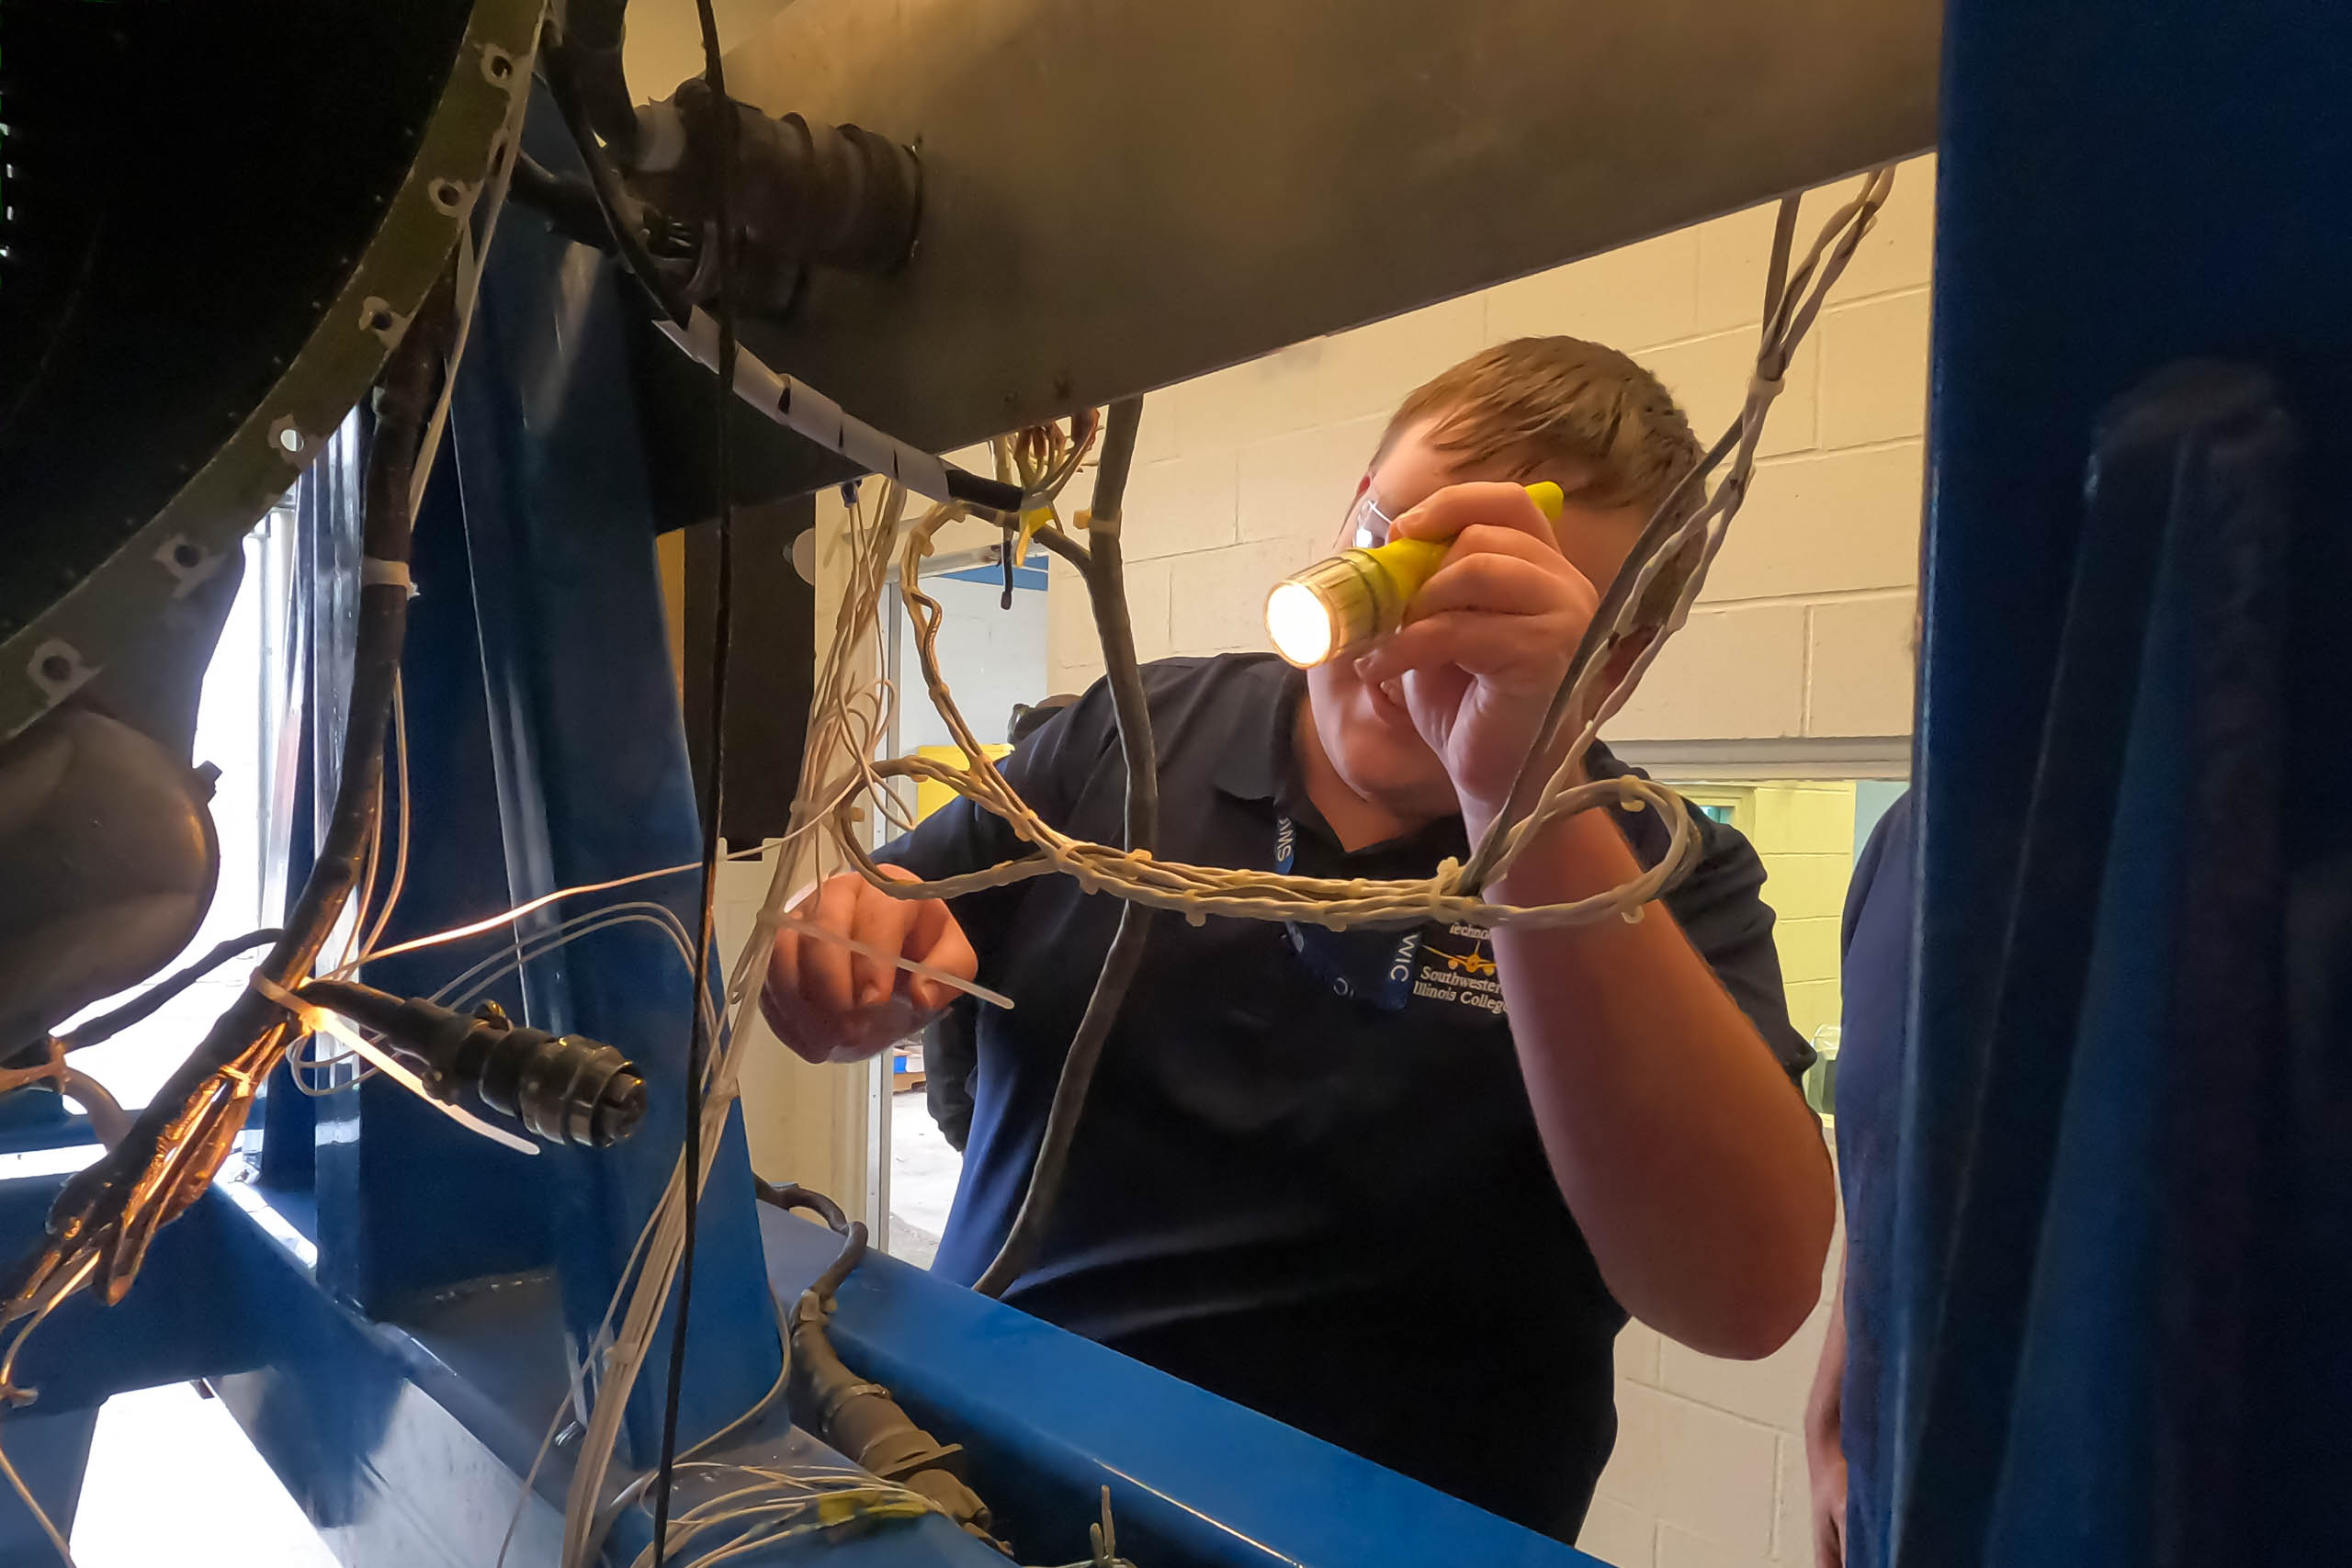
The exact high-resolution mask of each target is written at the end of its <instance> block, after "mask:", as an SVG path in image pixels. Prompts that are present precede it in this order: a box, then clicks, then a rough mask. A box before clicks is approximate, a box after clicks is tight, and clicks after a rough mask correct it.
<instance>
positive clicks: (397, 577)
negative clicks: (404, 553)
mask: <svg viewBox="0 0 2352 1568" xmlns="http://www.w3.org/2000/svg"><path fill="white" fill-rule="evenodd" d="M359 586H360V587H362V588H405V589H407V590H408V596H409V597H410V598H412V599H413V598H415V597H416V579H415V578H413V577H412V576H410V575H409V570H408V562H406V561H404V560H386V559H384V558H382V557H381V556H362V557H360V558H359Z"/></svg>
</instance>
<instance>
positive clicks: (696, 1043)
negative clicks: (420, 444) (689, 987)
mask: <svg viewBox="0 0 2352 1568" xmlns="http://www.w3.org/2000/svg"><path fill="white" fill-rule="evenodd" d="M695 15H696V17H697V19H698V20H699V21H700V22H701V24H702V52H703V80H704V81H705V82H707V83H708V84H709V85H710V100H711V101H710V110H709V114H708V117H707V132H708V134H709V135H710V136H711V137H712V138H713V140H714V142H715V149H716V151H717V152H718V158H717V165H718V189H717V190H716V191H714V192H713V193H712V203H711V210H712V213H713V215H714V217H715V220H716V227H717V229H718V234H717V243H718V255H717V258H716V259H717V261H718V312H717V316H718V378H717V379H716V381H715V382H714V384H713V386H712V388H711V408H712V410H713V413H712V425H713V428H712V431H711V441H712V445H713V448H714V450H713V454H712V467H713V468H714V469H715V472H716V478H717V481H718V574H717V575H718V581H717V583H716V585H715V589H714V592H713V593H712V600H713V615H714V619H715V620H716V622H717V625H716V626H715V627H714V628H713V634H712V637H711V645H712V646H711V655H710V744H709V746H708V748H707V750H706V751H705V755H706V756H707V758H708V759H709V761H708V764H707V767H706V769H705V772H704V777H703V803H702V805H703V813H702V918H701V920H700V922H699V924H698V926H697V929H696V931H695V966H694V967H695V973H694V987H695V988H694V1006H693V1007H692V1009H691V1011H692V1014H693V1022H692V1024H691V1026H690V1032H689V1033H688V1035H687V1043H686V1096H685V1099H686V1139H685V1151H684V1159H685V1178H686V1179H685V1201H686V1213H685V1235H684V1240H683V1243H682V1245H681V1247H680V1249H679V1255H678V1315H677V1321H676V1324H675V1325H674V1326H673V1328H672V1330H671V1334H672V1338H671V1340H670V1376H669V1386H668V1389H667V1390H666V1392H665V1393H664V1394H663V1396H662V1460H661V1463H660V1465H659V1466H658V1467H657V1468H656V1470H655V1473H654V1483H653V1487H654V1493H653V1568H662V1565H663V1563H664V1562H667V1561H668V1559H669V1552H670V1493H671V1486H672V1483H673V1481H674V1480H675V1479H676V1470H677V1463H678V1403H679V1398H680V1395H681V1393H682V1392H683V1391H684V1387H685V1376H686V1325H687V1322H688V1319H689V1314H691V1312H692V1310H693V1303H694V1285H695V1233H696V1231H697V1230H698V1229H699V1228H700V1226H699V1225H698V1224H697V1223H696V1222H697V1219H698V1217H699V1216H700V1214H701V1213H702V1181H701V1175H702V1118H703V1100H704V1098H705V1093H706V1090H705V1086H704V1083H703V1074H704V1070H705V1064H706V1062H707V1059H708V1057H709V1055H710V1043H711V1042H710V1036H709V1032H708V1031H707V1028H706V1027H705V1024H704V1021H703V1009H702V1006H701V1002H702V984H703V975H704V973H705V972H706V971H707V969H708V967H709V965H710V947H711V934H712V926H713V923H714V921H715V919H716V918H717V908H718V851H719V846H718V840H719V820H718V818H719V812H720V810H721V809H722V808H723V807H724V806H725V803H726V798H727V788H726V781H727V652H728V645H729V642H730V641H731V640H732V632H733V630H734V608H735V606H734V597H735V474H734V463H733V452H732V450H731V443H730V442H729V432H730V430H731V429H732V427H733V424H734V421H733V419H732V418H731V417H730V416H731V414H732V413H733V412H734V404H735V354H736V344H735V307H736V299H735V283H736V279H735V271H736V268H735V240H736V235H735V214H734V186H735V143H736V139H737V135H738V132H739V130H740V129H741V123H742V122H741V119H740V118H738V117H737V115H736V113H735V105H734V103H733V101H732V100H731V99H729V97H728V96H727V72H726V67H725V66H724V65H723V64H722V63H721V62H720V60H719V56H718V17H716V16H714V15H713V14H712V11H711V0H695Z"/></svg>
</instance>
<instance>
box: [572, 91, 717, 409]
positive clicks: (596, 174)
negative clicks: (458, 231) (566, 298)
mask: <svg viewBox="0 0 2352 1568" xmlns="http://www.w3.org/2000/svg"><path fill="white" fill-rule="evenodd" d="M540 58H541V59H542V60H543V61H544V62H546V70H547V84H548V92H549V93H550V94H551V95H553V96H554V98H555V107H556V109H557V111H558V112H559V113H560V114H561V115H562V117H563V123H564V128H565V129H566V130H569V131H570V132H571V141H572V145H573V146H575V147H576V148H578V149H579V152H580V162H581V163H582V165H584V166H585V167H586V169H587V171H588V184H589V186H590V188H591V189H593V190H594V192H595V193H596V205H597V206H598V207H599V208H601V209H603V211H604V217H605V231H606V233H607V234H609V235H610V236H611V239H612V242H613V250H614V254H616V255H618V256H619V257H620V259H621V265H622V269H623V270H624V271H626V272H627V273H628V276H630V277H631V278H632V279H634V280H635V281H636V283H637V286H638V288H639V289H640V290H641V291H642V292H643V293H644V295H645V298H646V300H647V302H648V303H649V305H650V307H651V308H652V309H653V310H654V311H655V312H656V313H658V314H660V315H663V316H667V317H668V318H669V319H670V320H671V321H674V322H676V323H677V324H678V325H679V326H682V327H683V326H684V325H685V324H686V323H687V322H688V321H692V320H693V319H694V306H693V305H692V303H691V302H690V301H688V299H686V295H685V290H684V289H683V288H680V287H679V286H678V285H677V284H675V283H673V282H672V281H671V280H670V279H669V278H667V277H665V276H662V271H661V269H660V268H659V267H658V266H657V265H654V261H653V254H652V253H651V252H650V251H649V250H647V249H646V247H645V240H644V237H643V236H642V235H640V234H639V232H638V231H637V225H636V224H635V223H633V222H632V221H630V220H629V217H628V215H629V213H631V212H632V211H634V210H636V209H637V205H638V204H637V202H636V200H635V199H634V198H633V197H630V195H629V194H628V191H627V190H625V189H623V188H622V186H621V177H620V175H619V174H618V173H617V172H616V170H615V169H614V168H613V164H612V160H610V159H609V158H606V157H605V150H604V149H603V148H602V147H600V146H598V145H597V142H596V133H595V131H594V130H593V129H591V127H590V124H589V119H588V109H587V106H586V104H585V103H584V102H583V101H582V97H581V90H580V83H579V80H578V78H577V77H576V76H574V74H573V73H572V65H571V61H570V59H568V58H567V57H566V56H565V54H564V52H563V51H562V50H561V49H560V48H559V49H548V50H543V51H540ZM720 385H722V386H724V385H726V383H724V382H721V383H720Z"/></svg>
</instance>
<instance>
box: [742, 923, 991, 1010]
mask: <svg viewBox="0 0 2352 1568" xmlns="http://www.w3.org/2000/svg"><path fill="white" fill-rule="evenodd" d="M755 923H756V925H757V927H758V929H760V930H762V931H791V932H793V933H794V934H796V935H798V936H805V937H810V938H813V939H814V940H816V941H818V942H831V943H832V944H833V945H834V946H835V947H846V948H848V949H849V950H850V951H851V952H852V953H864V954H865V956H866V957H868V958H872V959H877V960H879V961H880V962H882V963H884V964H896V965H897V966H898V967H899V968H901V969H903V970H905V971H906V972H907V973H908V974H910V975H920V976H922V977H923V978H924V979H926V980H936V981H938V982H939V983H940V984H941V985H943V986H945V987H947V988H948V989H950V990H954V991H961V992H963V993H964V995H966V996H967V997H977V998H979V999H980V1000H981V1001H984V1002H986V1003H988V1004H989V1006H990V1007H1000V1008H1002V1009H1004V1010H1006V1011H1007V1012H1010V1011H1012V998H1011V997H1008V996H1006V995H1005V994H1004V993H1003V992H1001V991H991V990H989V988H988V987H986V986H982V985H977V984H975V983H974V982H972V981H970V980H967V979H965V978H963V977H962V976H957V975H950V974H949V973H948V972H947V971H946V970H944V969H934V968H933V967H932V966H931V965H930V964H923V963H919V962H917V961H916V960H914V959H911V958H901V957H899V955H898V954H896V953H885V952H883V951H882V950H881V949H880V948H878V947H874V946H871V945H869V944H867V943H865V942H859V941H858V940H857V939H856V938H854V937H847V936H843V935H842V933H841V932H839V931H827V930H826V929H825V928H824V927H823V926H820V925H819V924H817V923H816V922H815V921H814V920H804V919H801V918H800V917H799V916H797V915H787V914H786V913H785V912H784V911H783V910H782V909H776V910H774V911H768V910H763V911H761V913H760V917H759V919H758V920H757V921H756V922H755Z"/></svg>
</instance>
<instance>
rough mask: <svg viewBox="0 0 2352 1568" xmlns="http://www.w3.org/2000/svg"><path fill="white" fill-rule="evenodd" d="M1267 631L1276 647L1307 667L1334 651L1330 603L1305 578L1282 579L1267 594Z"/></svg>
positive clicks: (1293, 660)
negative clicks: (1306, 582) (1293, 580)
mask: <svg viewBox="0 0 2352 1568" xmlns="http://www.w3.org/2000/svg"><path fill="white" fill-rule="evenodd" d="M1266 635H1267V636H1268V637H1272V638H1273V642H1274V651H1275V652H1277V653H1279V654H1281V655H1282V656H1283V658H1284V659H1287V660H1290V661H1291V662H1292V663H1293V664H1295V665H1297V666H1299V667H1300V668H1301V669H1305V668H1306V667H1307V666H1309V665H1314V664H1320V663H1322V662H1323V660H1325V659H1326V658H1328V657H1329V655H1330V652H1331V638H1332V636H1333V633H1332V627H1331V611H1330V607H1329V605H1327V604H1324V603H1323V600H1322V597H1321V596H1320V595H1319V594H1317V592H1315V590H1313V589H1312V588H1309V587H1307V586H1306V584H1305V583H1303V582H1281V583H1277V584H1275V585H1274V591H1273V592H1272V593H1270V594H1268V595H1267V596H1266Z"/></svg>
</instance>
